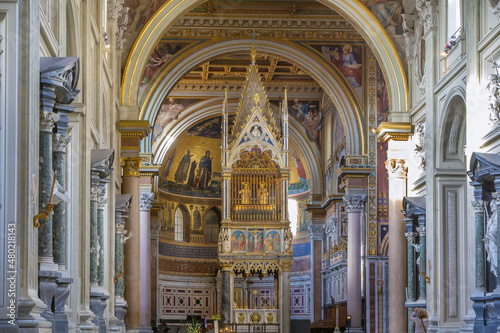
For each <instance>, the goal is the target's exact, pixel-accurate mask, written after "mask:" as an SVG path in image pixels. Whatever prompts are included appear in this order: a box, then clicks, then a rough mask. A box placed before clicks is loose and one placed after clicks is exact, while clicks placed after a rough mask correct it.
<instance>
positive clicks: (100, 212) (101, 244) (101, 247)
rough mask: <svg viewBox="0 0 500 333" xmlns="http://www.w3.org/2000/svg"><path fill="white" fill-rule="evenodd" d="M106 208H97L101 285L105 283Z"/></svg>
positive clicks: (98, 274) (98, 276)
mask: <svg viewBox="0 0 500 333" xmlns="http://www.w3.org/2000/svg"><path fill="white" fill-rule="evenodd" d="M103 212H104V209H102V208H99V209H98V210H97V241H98V244H99V262H98V266H97V267H98V268H97V282H98V284H99V285H100V286H103V285H104V234H103V233H104V230H103V229H104V227H103V224H104V216H103V215H104V214H103Z"/></svg>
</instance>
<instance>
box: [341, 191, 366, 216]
mask: <svg viewBox="0 0 500 333" xmlns="http://www.w3.org/2000/svg"><path fill="white" fill-rule="evenodd" d="M342 199H343V200H344V203H345V211H346V212H347V213H360V212H362V211H363V204H364V203H365V201H366V195H364V194H362V195H354V194H346V195H344V197H343V198H342Z"/></svg>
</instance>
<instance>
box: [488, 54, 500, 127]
mask: <svg viewBox="0 0 500 333" xmlns="http://www.w3.org/2000/svg"><path fill="white" fill-rule="evenodd" d="M493 67H494V68H495V70H496V74H491V75H490V76H489V80H490V82H489V83H488V85H487V86H486V89H488V90H489V91H490V96H489V100H490V101H489V106H488V109H489V110H490V123H491V124H496V123H497V122H498V121H500V74H499V73H498V68H499V67H500V65H498V64H497V63H496V62H493Z"/></svg>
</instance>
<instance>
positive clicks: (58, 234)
mask: <svg viewBox="0 0 500 333" xmlns="http://www.w3.org/2000/svg"><path fill="white" fill-rule="evenodd" d="M69 141H70V137H69V136H67V135H64V134H59V133H55V134H53V135H52V147H53V153H52V158H53V161H52V165H53V168H54V171H55V172H56V173H57V175H56V179H57V181H58V182H59V184H60V185H61V186H62V187H63V188H65V189H66V149H67V147H68V144H69ZM52 219H53V225H54V233H53V238H52V241H53V244H52V251H53V253H54V263H56V264H57V265H58V266H59V270H65V269H66V202H64V201H62V202H60V203H58V204H57V205H55V206H54V216H53V217H52Z"/></svg>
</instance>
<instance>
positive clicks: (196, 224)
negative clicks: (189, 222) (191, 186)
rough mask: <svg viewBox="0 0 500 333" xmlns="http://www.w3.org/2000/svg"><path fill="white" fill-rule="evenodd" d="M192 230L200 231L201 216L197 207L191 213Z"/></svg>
mask: <svg viewBox="0 0 500 333" xmlns="http://www.w3.org/2000/svg"><path fill="white" fill-rule="evenodd" d="M193 230H201V214H200V211H199V210H198V207H196V208H195V210H194V211H193Z"/></svg>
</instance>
